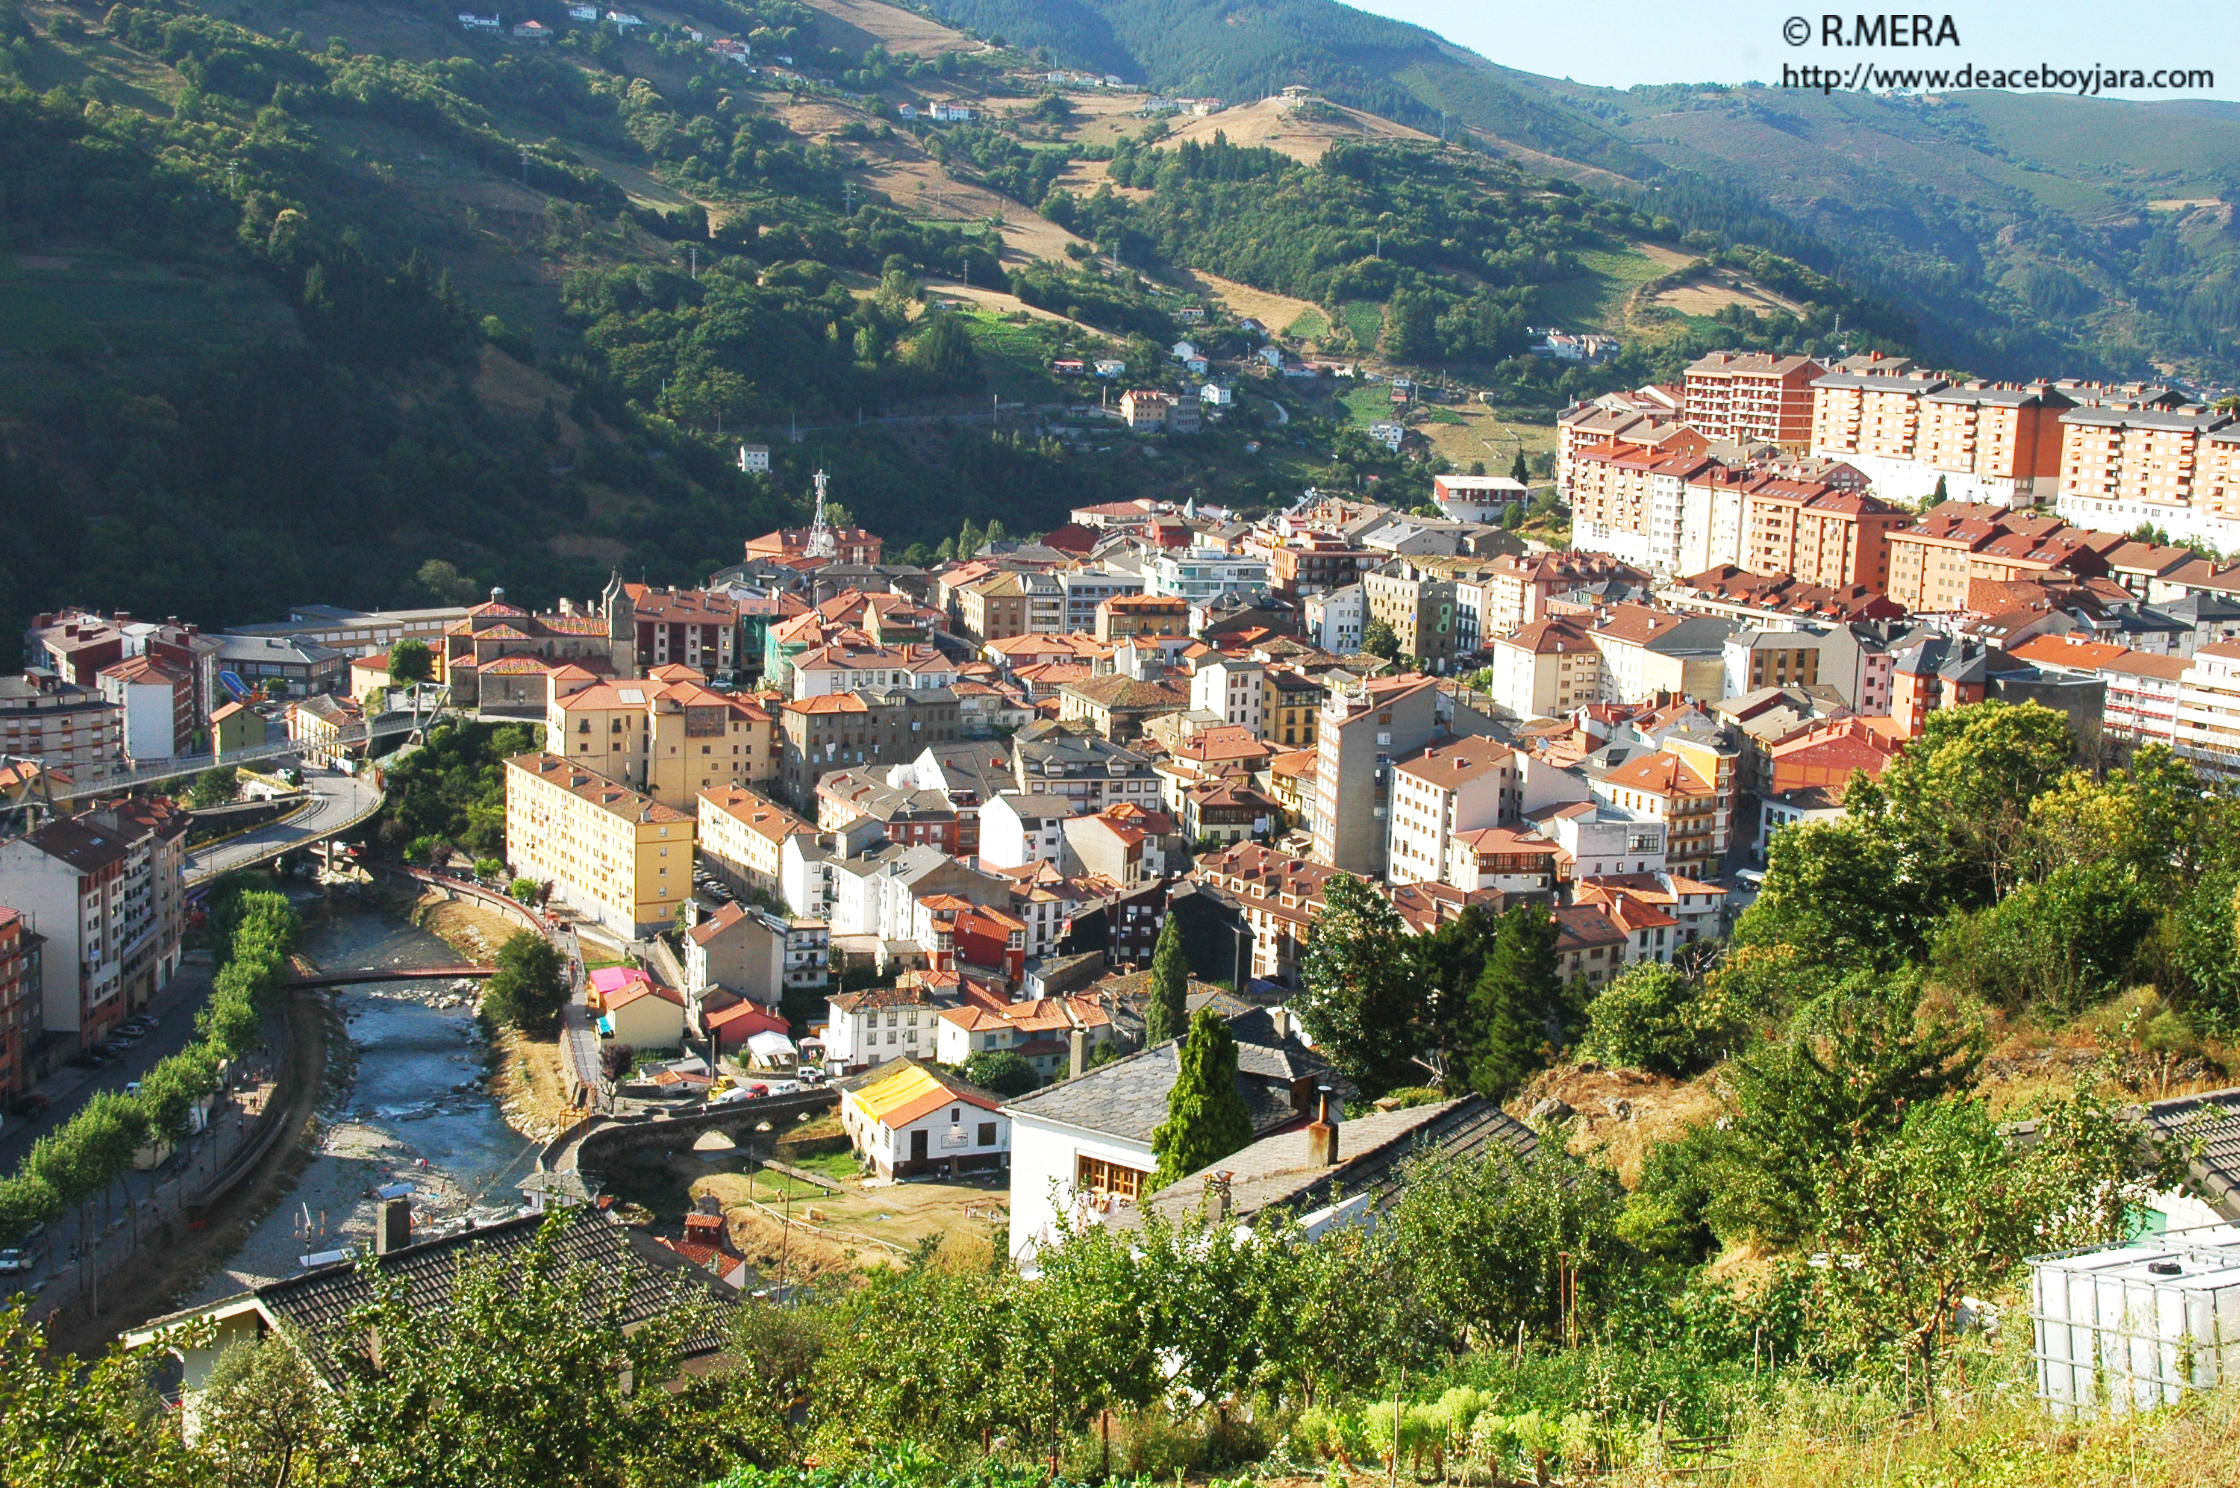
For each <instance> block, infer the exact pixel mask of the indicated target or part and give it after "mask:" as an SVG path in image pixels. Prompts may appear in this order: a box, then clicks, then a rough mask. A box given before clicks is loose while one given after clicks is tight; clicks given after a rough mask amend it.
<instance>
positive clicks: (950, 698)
mask: <svg viewBox="0 0 2240 1488" xmlns="http://www.w3.org/2000/svg"><path fill="white" fill-rule="evenodd" d="M777 723H778V782H779V788H780V790H781V792H782V793H783V794H784V796H785V798H786V799H787V800H788V801H792V802H796V803H799V804H801V805H807V804H808V803H809V802H810V800H811V799H812V798H813V796H814V795H815V792H816V786H817V778H818V777H819V776H821V775H823V774H824V773H825V772H827V771H829V770H846V769H851V768H854V767H856V766H859V765H900V764H907V763H908V762H910V761H911V760H914V759H916V758H917V757H918V756H919V755H920V754H922V753H924V752H925V750H926V749H927V748H929V747H931V746H933V745H936V744H954V743H956V742H957V740H958V739H959V738H960V737H961V733H960V728H961V721H960V714H959V709H958V705H957V695H956V693H955V691H954V690H952V689H950V688H946V687H939V688H930V689H917V688H902V687H894V688H884V689H875V688H866V689H864V690H863V691H860V692H828V693H824V694H821V695H820V696H817V697H807V698H794V699H791V700H789V701H787V702H786V703H784V704H783V705H782V706H781V707H780V708H779V709H778V719H777Z"/></svg>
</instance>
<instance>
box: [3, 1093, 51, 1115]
mask: <svg viewBox="0 0 2240 1488" xmlns="http://www.w3.org/2000/svg"><path fill="white" fill-rule="evenodd" d="M53 1104H54V1102H53V1101H51V1100H48V1099H47V1098H46V1097H45V1096H43V1095H19V1096H17V1097H16V1098H15V1099H14V1100H12V1101H10V1102H8V1114H9V1115H10V1116H21V1117H26V1118H28V1117H32V1116H37V1115H39V1114H40V1113H41V1112H43V1111H45V1110H46V1109H47V1107H49V1106H51V1105H53Z"/></svg>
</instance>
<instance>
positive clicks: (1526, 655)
mask: <svg viewBox="0 0 2240 1488" xmlns="http://www.w3.org/2000/svg"><path fill="white" fill-rule="evenodd" d="M1486 649H1487V652H1488V654H1489V655H1490V656H1491V658H1492V673H1493V676H1492V679H1491V683H1490V685H1489V687H1488V691H1489V692H1490V693H1491V694H1492V697H1493V701H1494V703H1495V705H1496V706H1497V707H1499V708H1500V709H1501V710H1502V711H1503V712H1505V713H1507V714H1508V715H1509V716H1511V717H1513V718H1555V717H1559V716H1561V715H1563V714H1565V713H1569V712H1570V711H1571V710H1572V709H1573V708H1576V707H1579V706H1580V705H1581V704H1583V703H1592V702H1597V701H1599V700H1600V699H1601V697H1602V652H1601V651H1600V650H1599V649H1598V648H1597V647H1596V646H1595V643H1594V640H1593V638H1592V637H1590V636H1589V635H1588V634H1587V627H1586V625H1585V624H1583V623H1582V622H1581V621H1580V620H1578V619H1576V618H1574V617H1573V616H1570V615H1552V616H1550V617H1548V618H1547V619H1545V620H1535V621H1533V622H1532V623H1531V624H1530V625H1525V626H1520V627H1519V628H1518V629H1516V630H1515V631H1512V632H1511V633H1510V634H1508V635H1505V636H1496V637H1495V638H1494V640H1493V643H1492V645H1490V646H1489V647H1487V648H1486Z"/></svg>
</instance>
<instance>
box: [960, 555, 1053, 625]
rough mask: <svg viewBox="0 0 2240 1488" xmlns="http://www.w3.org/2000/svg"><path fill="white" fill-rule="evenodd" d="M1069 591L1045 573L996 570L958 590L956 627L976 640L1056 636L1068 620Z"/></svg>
mask: <svg viewBox="0 0 2240 1488" xmlns="http://www.w3.org/2000/svg"><path fill="white" fill-rule="evenodd" d="M1066 610H1067V603H1066V592H1065V590H1064V589H1063V588H1062V587H1061V586H1060V584H1059V582H1058V580H1057V579H1056V578H1055V577H1054V576H1052V575H1050V574H1045V573H1033V572H1008V573H993V574H989V575H987V576H986V577H984V578H979V579H975V580H974V581H973V582H971V583H969V584H966V585H964V586H963V587H962V588H960V589H958V590H957V594H956V615H957V626H958V628H959V629H961V630H962V631H963V632H964V633H965V635H967V636H968V637H970V638H972V639H973V640H977V641H1000V640H1006V639H1008V638H1010V637H1012V636H1022V635H1056V634H1059V633H1061V631H1062V629H1063V627H1064V626H1065V623H1066Z"/></svg>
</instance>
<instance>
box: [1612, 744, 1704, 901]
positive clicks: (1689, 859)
mask: <svg viewBox="0 0 2240 1488" xmlns="http://www.w3.org/2000/svg"><path fill="white" fill-rule="evenodd" d="M1723 763H1724V769H1723V770H1722V769H1721V768H1720V766H1721V760H1720V759H1719V757H1718V756H1717V755H1716V754H1715V753H1713V754H1699V755H1698V756H1697V757H1696V758H1694V759H1690V758H1688V757H1686V756H1685V754H1684V752H1683V751H1681V750H1678V749H1673V748H1669V747H1668V748H1666V749H1662V750H1659V751H1658V752H1656V753H1654V754H1642V755H1636V756H1635V757H1634V758H1632V759H1630V760H1627V761H1626V762H1625V763H1624V764H1622V765H1619V766H1617V767H1616V768H1614V769H1611V770H1609V771H1606V772H1604V773H1603V774H1601V775H1598V776H1594V777H1591V784H1590V788H1591V789H1592V790H1593V792H1594V797H1595V799H1596V800H1598V801H1601V802H1604V803H1605V804H1607V805H1610V806H1615V807H1617V808H1619V809H1620V810H1622V811H1626V812H1630V813H1633V814H1634V815H1637V816H1641V817H1645V818H1647V819H1648V820H1650V821H1654V822H1659V823H1662V824H1663V826H1664V829H1665V862H1666V864H1667V865H1668V866H1669V867H1670V868H1671V870H1672V871H1673V872H1675V873H1683V874H1687V875H1690V876H1691V877H1696V878H1711V877H1715V876H1717V875H1718V874H1719V873H1721V872H1723V871H1724V869H1725V862H1726V855H1727V846H1728V841H1729V838H1730V836H1731V834H1732V830H1733V824H1734V794H1735V783H1734V769H1733V767H1734V763H1735V755H1734V754H1733V752H1732V751H1729V752H1728V753H1727V754H1726V756H1725V758H1724V761H1723ZM1707 768H1708V770H1709V771H1710V773H1709V774H1706V773H1705V772H1706V769H1707ZM1722 774H1723V776H1724V779H1723V780H1722V779H1721V776H1722Z"/></svg>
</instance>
